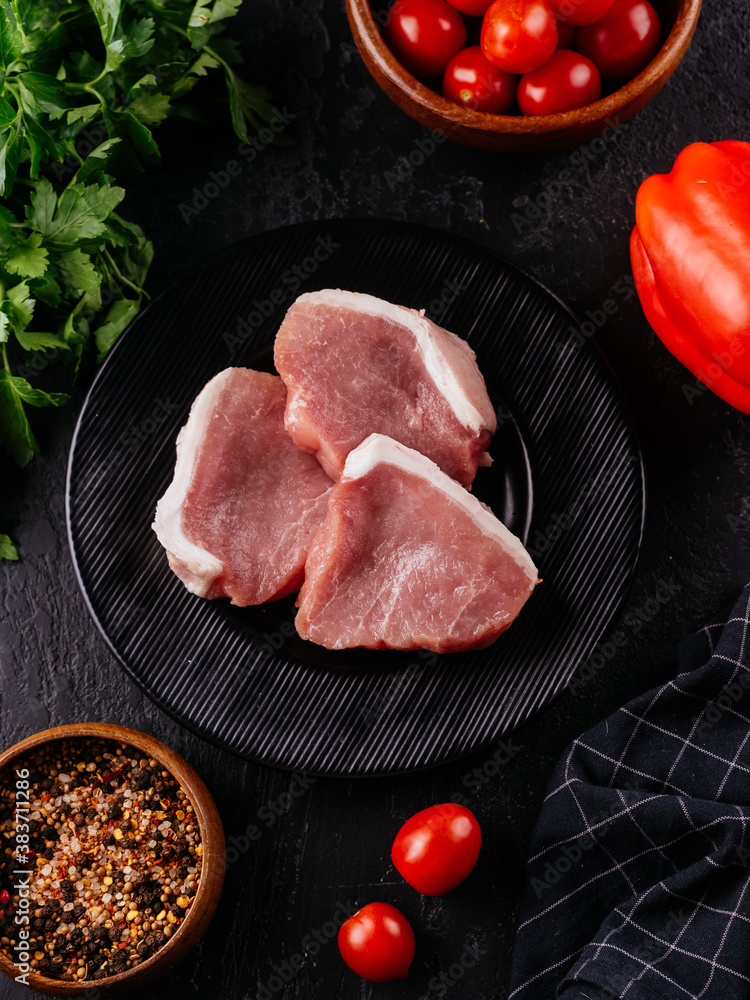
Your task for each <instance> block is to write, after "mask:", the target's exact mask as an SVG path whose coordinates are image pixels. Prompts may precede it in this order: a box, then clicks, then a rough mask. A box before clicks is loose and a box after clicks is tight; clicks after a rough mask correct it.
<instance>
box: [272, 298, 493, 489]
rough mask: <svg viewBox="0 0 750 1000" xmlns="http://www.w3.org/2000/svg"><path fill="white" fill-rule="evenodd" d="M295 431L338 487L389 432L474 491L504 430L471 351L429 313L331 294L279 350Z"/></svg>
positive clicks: (311, 308) (290, 329)
mask: <svg viewBox="0 0 750 1000" xmlns="http://www.w3.org/2000/svg"><path fill="white" fill-rule="evenodd" d="M274 362H275V365H276V370H277V371H278V372H279V374H280V375H281V377H282V379H283V380H284V383H285V384H286V387H287V391H288V399H287V408H286V428H287V430H288V431H289V433H290V434H291V435H292V437H293V439H294V441H295V444H297V445H298V446H299V447H300V448H303V449H304V450H305V451H309V452H311V453H312V454H313V455H316V456H317V458H318V459H319V461H320V463H321V464H322V466H323V468H324V469H325V470H326V472H327V473H328V475H329V476H331V477H332V478H333V479H338V478H339V476H340V475H341V472H342V470H343V468H344V462H345V461H346V457H347V455H348V454H349V452H350V451H351V450H352V449H353V448H356V446H357V445H358V444H360V443H361V442H362V441H363V440H364V439H365V438H366V437H367V436H368V435H369V434H372V433H380V434H386V435H388V436H389V437H392V438H394V439H395V440H397V441H400V442H401V443H402V444H405V445H407V446H408V447H410V448H415V449H416V450H417V451H421V452H422V454H424V455H427V456H428V457H429V458H431V459H432V460H433V461H434V462H436V463H437V464H438V465H439V466H440V468H441V469H442V470H443V472H445V473H447V474H448V475H449V476H451V477H452V478H454V479H457V480H458V481H459V482H460V483H463V485H464V486H467V487H468V486H470V485H471V483H472V481H473V479H474V476H475V475H476V471H477V466H478V465H489V463H490V458H489V456H488V455H487V452H486V449H487V446H488V445H489V443H490V439H491V436H492V434H493V433H494V431H495V427H496V424H497V421H496V417H495V412H494V410H493V407H492V404H491V402H490V399H489V396H488V395H487V388H486V386H485V384H484V379H483V378H482V375H481V373H480V371H479V368H478V367H477V363H476V357H475V354H474V352H473V351H472V349H471V348H470V347H469V345H468V344H467V343H466V342H465V341H464V340H461V338H460V337H457V336H456V335H455V334H453V333H449V332H448V331H447V330H443V329H442V328H441V327H439V326H437V325H436V324H435V323H433V322H431V321H430V320H429V319H427V317H426V316H424V315H423V313H420V312H416V311H415V310H413V309H406V308H404V307H402V306H396V305H392V304H391V303H390V302H384V301H382V300H381V299H377V298H375V297H374V296H372V295H363V294H360V293H357V292H345V291H341V290H335V289H325V290H323V291H319V292H308V293H306V294H305V295H301V296H300V297H299V298H298V299H297V301H296V302H294V303H293V304H292V306H291V307H290V308H289V310H288V312H287V314H286V316H285V317H284V321H283V323H282V324H281V327H280V329H279V332H278V333H277V335H276V343H275V347H274Z"/></svg>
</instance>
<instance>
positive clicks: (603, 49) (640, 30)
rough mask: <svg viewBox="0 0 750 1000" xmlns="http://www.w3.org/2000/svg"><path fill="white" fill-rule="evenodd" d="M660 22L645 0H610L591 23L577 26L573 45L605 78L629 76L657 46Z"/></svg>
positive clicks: (635, 73) (630, 78) (647, 58)
mask: <svg viewBox="0 0 750 1000" xmlns="http://www.w3.org/2000/svg"><path fill="white" fill-rule="evenodd" d="M660 35H661V22H660V21H659V15H658V14H657V13H656V11H655V10H654V8H653V7H652V6H651V4H650V3H647V0H613V3H612V6H611V7H610V8H609V9H608V10H607V12H606V14H604V16H603V17H601V18H599V20H598V21H596V23H594V24H590V25H588V26H586V27H584V28H579V29H578V32H577V37H576V48H577V49H578V51H579V52H582V53H583V55H585V56H588V58H589V59H590V60H591V61H592V62H593V63H594V64H595V65H596V67H597V68H598V70H599V72H600V73H601V75H602V76H604V77H606V78H607V79H608V80H615V81H619V82H624V81H625V80H632V78H633V77H634V76H637V75H638V74H639V73H640V72H641V70H642V69H644V68H645V67H646V66H648V64H649V63H650V62H651V60H652V59H653V57H654V56H655V55H656V51H657V49H658V48H659V38H660Z"/></svg>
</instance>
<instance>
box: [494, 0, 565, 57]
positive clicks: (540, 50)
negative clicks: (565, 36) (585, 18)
mask: <svg viewBox="0 0 750 1000" xmlns="http://www.w3.org/2000/svg"><path fill="white" fill-rule="evenodd" d="M481 44H482V52H483V53H484V54H485V56H486V57H487V59H489V61H490V62H491V63H492V64H493V66H497V67H498V68H499V69H504V70H505V71H506V72H508V73H528V72H529V71H530V70H532V69H536V68H537V67H538V66H541V65H542V64H543V63H546V62H547V60H548V59H549V57H550V56H551V55H552V53H553V52H554V51H555V46H556V45H557V21H555V16H554V14H553V13H552V11H551V10H550V8H549V6H548V4H547V2H546V0H494V3H493V4H492V5H491V6H490V7H489V9H488V10H487V13H486V14H485V15H484V21H483V22H482V38H481Z"/></svg>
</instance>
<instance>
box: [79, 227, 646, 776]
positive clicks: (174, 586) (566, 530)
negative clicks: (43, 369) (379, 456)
mask: <svg viewBox="0 0 750 1000" xmlns="http://www.w3.org/2000/svg"><path fill="white" fill-rule="evenodd" d="M330 287H334V288H336V287H338V288H345V289H348V290H352V291H360V292H369V293H371V294H373V295H377V296H380V297H381V298H385V299H389V300H390V301H392V302H396V303H398V304H400V305H407V306H412V307H416V308H422V307H423V308H425V309H426V310H427V313H428V315H429V316H430V317H431V318H432V319H434V320H436V321H437V322H439V323H440V324H442V325H443V326H446V327H447V328H448V329H450V330H453V331H455V332H456V333H457V334H459V335H460V336H462V337H465V338H466V339H467V340H468V341H469V343H470V344H471V346H472V347H473V348H474V350H475V351H476V353H477V358H478V362H479V366H480V368H481V369H482V372H483V373H484V375H485V378H486V380H487V384H488V387H489V390H490V395H491V396H492V397H493V401H494V403H495V405H496V406H497V409H498V422H499V431H498V434H497V435H496V438H495V441H494V442H493V446H492V449H491V451H492V453H493V455H494V456H495V464H494V466H493V467H492V468H491V469H481V470H480V471H479V474H478V476H477V480H476V483H475V488H474V489H475V492H476V494H477V496H479V497H480V499H482V500H484V501H485V502H486V503H488V504H490V505H491V506H492V507H493V509H494V510H495V512H496V513H497V514H498V516H500V517H502V518H503V520H504V521H505V522H506V523H507V524H508V525H509V526H510V527H511V529H512V530H513V531H515V532H516V533H517V534H518V535H520V536H521V537H522V538H524V539H528V546H529V548H530V550H531V552H532V555H533V556H534V557H535V560H536V562H537V565H538V566H539V569H540V572H541V575H542V576H543V578H544V583H543V584H542V585H540V586H539V587H537V590H536V592H535V593H534V594H533V595H532V597H531V599H530V600H529V602H528V604H527V605H526V607H525V608H524V610H523V612H522V614H521V616H520V618H519V619H518V621H516V622H515V623H514V624H513V626H512V627H511V628H510V630H509V631H508V632H507V633H505V634H504V635H503V636H501V637H500V639H499V640H498V641H497V642H496V643H495V644H494V645H493V646H491V647H489V648H488V649H485V650H480V651H478V652H472V653H462V654H449V655H444V656H440V657H436V656H435V655H434V654H428V653H425V652H420V653H416V654H415V653H411V654H409V653H389V652H385V651H381V652H373V651H359V650H350V651H344V652H338V653H334V652H331V651H328V650H325V649H323V648H322V647H318V646H314V645H312V644H311V643H307V642H303V641H302V640H300V639H299V638H298V637H297V636H296V633H295V632H294V628H293V625H292V622H293V617H294V607H293V598H289V599H287V600H284V601H279V602H276V603H275V604H271V605H266V606H264V607H262V608H233V607H232V606H231V605H230V604H229V602H228V601H225V600H218V601H205V600H202V599H201V598H198V597H194V596H193V595H191V594H189V593H188V592H187V590H185V588H184V587H183V585H182V584H181V583H180V582H179V581H178V580H177V578H176V577H175V576H173V574H172V573H171V571H170V570H169V568H168V566H167V560H166V556H165V553H164V550H163V549H162V548H161V546H160V545H159V543H158V541H157V539H156V536H155V535H154V533H153V531H152V530H151V522H152V519H153V514H154V508H155V506H156V502H157V500H158V499H159V497H160V496H161V495H162V494H163V493H164V491H165V489H166V488H167V485H168V484H169V482H170V480H171V477H172V472H173V469H174V458H175V450H174V445H175V438H176V435H177V432H178V430H179V428H180V427H181V426H182V425H183V424H184V422H185V420H186V418H187V415H188V412H189V409H190V404H191V403H192V401H193V399H194V397H195V396H196V395H197V394H198V392H199V391H200V390H201V388H202V387H203V385H204V384H205V383H206V382H207V381H208V380H209V379H210V378H211V377H212V376H214V375H215V374H216V373H217V372H219V371H221V370H222V369H223V368H226V367H227V366H229V365H244V366H248V367H268V366H269V364H270V357H271V354H270V350H269V348H270V346H271V344H272V342H273V337H274V334H275V332H276V330H277V328H278V326H279V324H280V322H281V319H282V317H283V315H284V312H285V310H286V309H287V307H288V306H289V305H290V303H291V302H292V301H293V300H294V299H295V298H296V296H297V295H298V294H300V293H301V292H303V291H311V290H314V289H318V288H330ZM575 329H576V324H575V322H574V320H573V318H572V317H571V314H570V313H569V312H568V311H567V310H566V308H565V307H564V306H563V305H562V304H561V303H560V302H559V301H557V299H555V298H554V297H553V296H552V295H551V294H550V293H549V292H547V291H546V290H545V289H544V288H542V287H541V286H540V285H538V284H537V283H536V282H534V281H533V280H532V279H531V278H529V277H527V276H526V275H525V274H523V273H521V272H520V271H518V270H517V269H516V268H514V267H512V266H511V265H509V264H507V263H506V262H505V261H503V260H501V259H500V258H498V257H497V256H495V255H494V254H492V253H490V252H488V251H487V250H484V249H482V248H480V247H477V246H475V245H474V244H472V243H469V242H466V241H464V240H460V239H457V238H455V237H452V236H449V235H447V234H445V233H441V232H436V231H432V230H428V229H422V228H418V227H415V226H411V225H408V224H404V223H394V222H377V221H329V222H319V223H312V224H305V225H301V226H293V227H290V228H288V229H282V230H278V231H275V232H272V233H266V234H264V235H261V236H256V237H252V238H250V239H248V240H245V241H244V242H242V243H239V244H237V245H235V246H232V247H230V248H229V249H228V250H226V251H224V252H223V253H221V254H219V255H218V256H216V257H214V258H212V259H211V260H209V261H208V262H207V263H206V264H205V265H204V266H202V267H201V268H200V269H197V270H194V271H193V272H191V273H190V274H189V275H187V276H186V277H184V278H183V279H181V280H180V281H178V282H177V283H176V284H175V285H173V286H172V287H171V288H170V289H169V290H168V291H167V292H166V293H165V294H164V295H162V296H161V297H160V298H159V299H157V300H156V301H155V302H154V303H153V304H152V305H151V306H149V308H148V309H147V310H146V311H145V312H144V313H143V314H142V315H141V316H140V317H139V318H138V319H137V320H136V321H135V323H134V324H133V325H132V327H131V328H130V330H129V331H128V332H127V333H126V334H125V335H124V336H123V337H122V338H121V340H120V342H119V343H118V344H117V346H116V347H115V349H114V350H113V351H112V353H111V355H110V357H109V358H108V360H107V361H106V363H105V364H104V365H103V367H102V369H101V371H100V372H99V375H98V377H97V379H96V381H95V382H94V385H93V387H92V389H91V392H90V394H89V397H88V399H87V401H86V403H85V405H84V408H83V412H82V413H81V417H80V421H79V425H78V428H77V431H76V436H75V440H74V443H73V448H72V452H71V456H70V466H69V470H68V525H69V532H70V541H71V546H72V550H73V557H74V560H75V563H76V567H77V571H78V575H79V579H80V583H81V587H82V589H83V592H84V595H85V597H86V600H87V602H88V604H89V607H90V609H91V613H92V614H93V616H94V619H95V621H96V623H97V625H98V626H99V628H100V629H101V631H102V632H103V634H104V636H105V637H106V639H107V641H108V642H109V644H110V645H111V647H112V649H113V650H114V652H115V654H116V655H117V657H118V658H119V659H120V661H121V662H122V664H123V666H124V667H125V669H126V670H127V672H128V673H129V674H130V676H131V677H132V678H133V679H134V680H135V681H136V682H137V683H138V684H140V685H141V687H142V688H143V689H144V690H145V691H146V693H147V694H149V695H150V696H151V697H152V698H153V699H154V700H155V701H156V702H157V703H158V704H159V705H161V706H162V707H163V708H164V709H166V710H167V711H168V712H170V713H171V714H172V715H174V716H175V717H176V718H177V719H178V720H179V721H180V722H181V723H183V724H184V725H186V726H188V727H189V728H191V729H193V730H194V731H195V732H197V733H199V734H201V735H202V736H205V737H207V738H208V739H211V740H213V741H214V742H216V743H218V744H219V745H221V746H223V747H226V748H227V749H229V750H232V751H234V752H236V753H238V754H241V755H243V756H246V757H250V758H253V759H256V760H260V761H264V762H266V763H269V764H275V765H279V766H282V767H288V768H298V769H301V770H307V771H311V772H314V773H318V774H337V775H354V774H382V773H393V772H398V771H408V770H413V769H416V768H421V767H426V766H428V765H432V764H436V763H439V762H441V761H445V760H448V759H450V758H454V757H457V756H460V755H462V754H466V753H468V752H470V751H471V750H474V749H476V748H477V747H479V746H480V745H481V744H483V743H486V742H489V741H490V740H493V739H496V738H499V737H500V736H501V735H502V734H503V733H507V732H509V731H510V730H511V729H513V728H515V727H516V726H518V725H519V724H520V723H521V722H523V721H525V720H526V719H528V718H529V717H530V716H531V715H532V714H534V713H535V712H537V711H538V710H539V709H540V708H541V707H542V706H543V705H545V704H547V703H548V702H549V701H550V700H551V699H552V698H553V697H554V696H555V695H556V694H558V693H559V692H560V691H561V690H562V688H563V687H564V686H565V684H566V683H567V682H568V681H569V680H570V678H571V677H572V675H573V673H574V671H575V670H576V668H577V666H578V665H579V664H580V663H581V661H582V659H584V658H585V657H587V656H588V655H589V654H590V653H591V652H592V650H593V647H594V645H595V643H596V642H597V641H598V640H599V639H600V638H601V636H602V634H603V633H604V632H605V630H606V629H607V626H608V625H609V623H610V622H611V621H612V618H613V617H614V615H615V613H616V612H617V609H618V608H619V606H620V603H621V602H622V599H623V597H624V595H625V592H626V590H627V587H628V584H629V581H630V578H631V576H632V573H633V569H634V567H635V562H636V559H637V555H638V548H639V544H640V538H641V531H642V527H643V515H644V483H643V470H642V466H641V457H640V452H639V449H638V445H637V442H636V439H635V436H634V432H633V428H632V426H631V422H630V418H629V415H628V412H627V408H626V406H625V404H624V402H623V399H622V396H621V394H620V391H619V389H618V386H617V384H616V382H615V380H614V378H613V376H612V374H611V372H610V370H609V368H608V366H607V364H606V362H605V361H604V360H603V358H602V356H601V355H600V353H599V352H598V351H597V349H596V348H595V347H594V346H593V345H592V344H591V343H590V342H589V341H587V340H584V339H583V338H581V337H578V338H577V339H576V340H575V342H574V341H573V339H572V334H571V330H572V331H575ZM532 486H533V489H532Z"/></svg>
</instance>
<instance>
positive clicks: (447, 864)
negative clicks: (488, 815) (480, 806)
mask: <svg viewBox="0 0 750 1000" xmlns="http://www.w3.org/2000/svg"><path fill="white" fill-rule="evenodd" d="M481 846H482V831H481V830H480V829H479V823H478V822H477V818H476V816H475V815H474V813H473V812H471V810H469V809H467V808H466V807H465V806H459V805H457V804H456V803H455V802H445V803H443V804H442V805H439V806H430V807H429V809H422V811H421V812H418V813H416V814H415V815H414V816H412V817H411V819H407V821H406V822H405V823H404V825H403V826H402V827H401V829H400V830H399V831H398V833H397V834H396V839H395V840H394V841H393V848H392V850H391V858H392V860H393V864H394V865H395V866H396V870H397V871H398V873H399V874H400V875H402V876H403V877H404V878H405V879H406V881H407V882H408V883H409V885H411V886H413V887H414V888H415V889H416V890H417V892H421V893H422V895H423V896H442V895H443V893H446V892H450V891H451V889H455V888H456V886H457V885H460V884H461V882H463V880H464V879H465V878H466V876H467V875H468V874H469V872H470V871H471V870H472V869H473V867H474V865H475V864H476V863H477V858H478V857H479V848H480V847H481Z"/></svg>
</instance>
